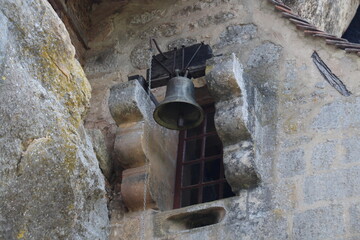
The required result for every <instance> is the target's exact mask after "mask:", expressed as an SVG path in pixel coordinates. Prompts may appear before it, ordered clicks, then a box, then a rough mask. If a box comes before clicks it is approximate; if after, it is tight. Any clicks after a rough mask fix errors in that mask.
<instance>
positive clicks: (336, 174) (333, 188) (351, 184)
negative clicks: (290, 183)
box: [303, 167, 360, 204]
mask: <svg viewBox="0 0 360 240" xmlns="http://www.w3.org/2000/svg"><path fill="white" fill-rule="evenodd" d="M359 182H360V167H352V168H350V169H339V170H335V171H332V172H330V173H323V174H318V175H314V176H309V177H307V178H306V179H305V183H304V187H303V188H304V190H303V191H304V199H305V202H306V203H309V204H312V203H315V202H317V201H322V200H323V201H331V200H340V199H344V198H347V197H354V196H359V195H360V188H359V187H358V185H359Z"/></svg>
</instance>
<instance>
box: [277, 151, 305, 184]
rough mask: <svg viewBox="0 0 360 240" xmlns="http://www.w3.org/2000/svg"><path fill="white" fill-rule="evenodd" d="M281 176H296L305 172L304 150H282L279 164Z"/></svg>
mask: <svg viewBox="0 0 360 240" xmlns="http://www.w3.org/2000/svg"><path fill="white" fill-rule="evenodd" d="M277 169H278V172H279V173H280V176H281V177H285V178H286V177H294V176H296V175H302V174H304V172H305V159H304V150H302V149H296V150H292V151H289V152H282V153H281V154H280V156H279V160H278V164H277Z"/></svg>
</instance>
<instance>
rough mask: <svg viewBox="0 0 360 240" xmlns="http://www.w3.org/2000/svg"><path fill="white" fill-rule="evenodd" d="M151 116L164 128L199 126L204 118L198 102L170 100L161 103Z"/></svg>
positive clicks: (177, 128) (175, 128)
mask: <svg viewBox="0 0 360 240" xmlns="http://www.w3.org/2000/svg"><path fill="white" fill-rule="evenodd" d="M168 100H169V101H171V99H168ZM153 116H154V119H155V121H156V122H157V123H158V124H159V125H161V126H163V127H165V128H168V129H172V130H185V129H190V128H194V127H197V126H199V125H200V124H201V122H202V121H203V119H204V112H203V110H202V108H201V107H200V105H198V104H192V103H188V102H185V101H171V102H163V103H161V104H160V105H159V106H158V107H157V108H156V109H155V111H154V114H153Z"/></svg>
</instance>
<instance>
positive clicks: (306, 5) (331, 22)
mask: <svg viewBox="0 0 360 240" xmlns="http://www.w3.org/2000/svg"><path fill="white" fill-rule="evenodd" d="M283 2H284V3H285V4H286V5H288V6H289V7H291V8H293V10H294V11H296V12H298V13H299V14H300V16H302V17H304V18H305V19H307V20H309V21H310V22H311V23H313V24H314V25H315V26H317V27H319V28H320V29H322V30H325V31H326V32H328V33H331V34H335V35H337V36H341V35H342V34H343V33H344V32H345V31H346V29H347V27H348V26H349V24H350V22H351V20H352V19H353V17H354V16H355V13H356V10H357V8H358V6H359V4H360V1H359V0H341V1H339V0H308V1H304V0H283Z"/></svg>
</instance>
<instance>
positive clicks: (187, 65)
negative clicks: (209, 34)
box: [182, 42, 204, 71]
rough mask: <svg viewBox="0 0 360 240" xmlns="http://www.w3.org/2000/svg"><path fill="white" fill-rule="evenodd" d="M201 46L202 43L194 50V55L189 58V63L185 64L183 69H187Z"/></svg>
mask: <svg viewBox="0 0 360 240" xmlns="http://www.w3.org/2000/svg"><path fill="white" fill-rule="evenodd" d="M203 45H204V43H203V42H202V43H201V44H200V46H199V47H198V48H197V49H196V51H195V53H194V55H193V56H192V57H191V59H190V61H189V62H188V63H187V64H186V67H185V69H187V68H188V67H189V66H190V64H191V62H192V61H193V60H194V58H195V56H196V54H197V53H198V52H199V50H200V48H201V47H202V46H203ZM185 69H182V70H183V71H184V70H185Z"/></svg>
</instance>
